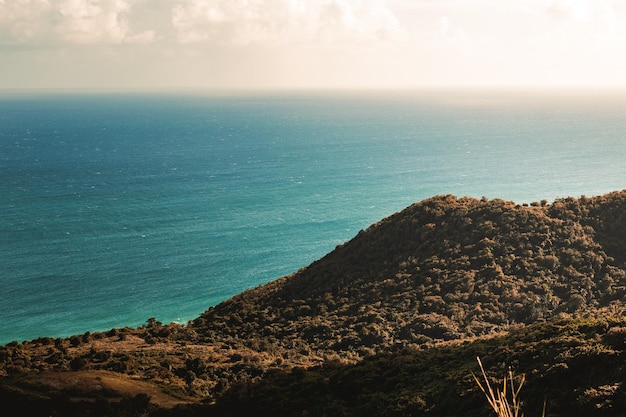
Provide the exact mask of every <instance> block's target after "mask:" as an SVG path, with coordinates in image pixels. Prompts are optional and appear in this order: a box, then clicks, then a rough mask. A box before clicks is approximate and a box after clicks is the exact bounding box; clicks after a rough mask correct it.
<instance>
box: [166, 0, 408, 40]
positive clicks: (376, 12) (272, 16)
mask: <svg viewBox="0 0 626 417" xmlns="http://www.w3.org/2000/svg"><path fill="white" fill-rule="evenodd" d="M172 23H173V26H174V29H175V31H176V33H177V35H178V39H179V40H181V41H182V42H186V43H192V42H218V43H222V44H239V45H241V44H290V43H307V42H337V41H351V42H371V41H384V40H389V39H397V38H398V37H400V36H401V35H402V32H403V31H402V28H401V27H400V25H399V22H398V20H397V19H396V17H395V16H394V14H393V13H392V12H391V11H390V10H389V8H388V7H387V6H386V4H385V2H384V1H382V0H185V1H183V2H180V3H179V4H178V5H177V6H176V7H174V9H173V12H172Z"/></svg>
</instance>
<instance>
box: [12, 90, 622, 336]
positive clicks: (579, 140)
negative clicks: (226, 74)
mask: <svg viewBox="0 0 626 417" xmlns="http://www.w3.org/2000/svg"><path fill="white" fill-rule="evenodd" d="M625 111H626V93H625V92H589V91H588V92H571V91H551V92H522V91H469V90H468V91H411V92H250V93H242V92H239V93H233V94H227V93H224V94H216V93H206V94H204V93H194V94H192V93H186V92H176V93H174V92H170V93H116V94H113V93H108V94H107V93H34V92H29V93H17V92H13V93H9V94H3V95H0V259H2V268H1V269H0V284H1V285H2V291H1V297H2V300H1V301H2V302H1V303H0V343H2V344H4V343H8V342H10V341H12V340H18V341H22V340H30V339H35V338H37V337H44V336H51V337H64V336H69V335H73V334H81V333H84V332H86V331H103V330H108V329H111V328H114V327H124V326H130V327H135V326H139V325H141V324H143V323H145V322H146V320H147V319H148V318H151V317H154V318H156V319H157V320H159V321H162V322H164V323H168V322H171V321H179V322H186V321H187V320H190V319H193V318H195V317H197V316H198V315H199V314H201V313H202V312H203V311H204V310H206V309H207V308H208V307H210V306H212V305H215V304H217V303H219V302H221V301H223V300H224V299H226V298H228V297H230V296H233V295H235V294H237V293H239V292H241V291H243V290H245V289H247V288H251V287H255V286H258V285H261V284H263V283H266V282H268V281H269V280H272V279H275V278H278V277H281V276H284V275H287V274H289V273H292V272H295V271H297V270H298V269H299V268H302V267H304V266H306V265H308V264H309V263H311V262H313V261H314V260H316V259H319V258H320V257H322V256H323V255H325V254H326V253H328V252H329V251H331V250H332V249H333V248H334V247H335V246H336V245H337V244H340V243H343V242H345V241H347V240H349V239H351V238H352V237H354V236H355V235H356V234H357V233H358V231H359V230H360V229H364V228H366V227H368V226H369V225H370V224H371V223H373V222H376V221H378V220H380V219H381V218H383V217H386V216H388V215H390V214H392V213H394V212H396V211H398V210H401V209H403V208H404V207H406V206H408V205H410V204H412V203H414V202H417V201H420V200H422V199H424V198H428V197H431V196H433V195H438V194H448V193H450V194H455V195H457V196H471V197H477V198H480V197H483V196H485V197H488V198H502V199H507V200H513V201H515V202H518V203H530V202H533V201H539V200H542V199H547V200H548V201H552V200H554V199H555V198H559V197H567V196H573V197H579V196H581V195H587V196H591V195H599V194H603V193H606V192H610V191H613V190H621V189H623V188H626V186H625V184H626V164H624V162H623V157H624V155H626V120H625V119H624V117H623V115H624V112H625Z"/></svg>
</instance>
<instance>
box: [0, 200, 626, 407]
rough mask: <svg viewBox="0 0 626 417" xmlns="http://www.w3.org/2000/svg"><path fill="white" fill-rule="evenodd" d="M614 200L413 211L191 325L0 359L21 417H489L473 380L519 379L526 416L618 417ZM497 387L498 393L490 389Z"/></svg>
mask: <svg viewBox="0 0 626 417" xmlns="http://www.w3.org/2000/svg"><path fill="white" fill-rule="evenodd" d="M625 296H626V191H620V192H613V193H609V194H606V195H602V196H595V197H584V196H583V197H580V198H573V197H567V198H559V199H556V200H555V201H553V202H548V201H545V200H544V201H541V202H536V203H532V204H529V205H520V204H516V203H514V202H511V201H505V200H500V199H493V200H489V199H486V198H482V199H476V198H470V197H462V198H459V197H455V196H452V195H444V196H435V197H432V198H429V199H427V200H424V201H421V202H418V203H416V204H413V205H411V206H409V207H407V208H406V209H404V210H402V211H400V212H398V213H395V214H393V215H391V216H389V217H387V218H385V219H383V220H381V221H379V222H378V223H375V224H373V225H371V226H370V227H369V228H367V229H366V230H363V231H361V232H359V233H358V234H357V236H355V237H354V238H353V239H351V240H350V241H348V242H346V243H345V244H343V245H339V246H338V247H337V248H335V250H333V251H332V252H330V253H329V254H327V255H326V256H325V257H323V258H321V259H319V260H317V261H316V262H313V263H312V264H311V265H309V266H307V267H305V268H303V269H301V270H300V271H297V272H295V273H293V274H291V275H289V276H286V277H282V278H280V279H277V280H275V281H272V282H270V283H268V284H266V285H262V286H259V287H257V288H254V289H250V290H247V291H244V292H242V293H241V294H238V295H237V296H235V297H232V298H231V299H229V300H226V301H224V302H223V303H221V304H219V305H217V306H215V307H212V308H209V309H208V310H207V311H206V312H205V313H203V314H202V315H201V316H200V317H198V318H197V319H195V320H193V321H191V322H189V323H187V324H184V325H181V324H174V323H172V324H166V325H164V324H162V323H159V322H158V321H157V320H155V319H148V320H147V322H146V324H145V325H144V326H142V327H140V328H137V329H131V328H123V329H111V330H110V331H108V332H103V333H86V334H83V335H76V336H72V337H69V338H65V339H52V338H40V339H37V340H33V341H29V342H24V343H21V344H20V343H17V342H14V343H10V344H8V345H6V346H4V347H1V348H0V375H1V376H2V377H1V379H0V400H2V401H3V403H4V404H8V405H12V406H15V407H18V408H21V409H23V410H25V411H28V412H29V414H28V415H42V416H43V415H59V416H60V415H120V416H121V415H124V416H145V415H150V416H168V415H177V416H195V415H211V416H238V415H246V414H251V413H253V412H254V413H259V412H265V413H273V414H275V415H286V416H287V415H288V416H292V415H293V416H300V415H309V416H324V415H326V416H331V415H337V416H370V415H371V416H414V415H415V416H417V415H419V416H422V415H423V416H455V415H458V416H487V415H489V413H490V410H489V409H488V407H487V404H486V400H485V398H484V397H483V394H482V393H481V392H480V390H479V389H478V387H477V386H476V384H475V382H474V380H473V377H472V375H471V374H472V372H477V369H478V368H477V363H476V357H481V358H482V359H483V362H484V364H485V365H486V367H487V369H488V372H489V374H490V375H491V376H492V377H494V378H501V377H502V376H503V375H505V372H507V369H508V367H511V369H512V370H513V371H515V373H516V374H519V375H521V374H526V378H527V380H526V381H527V382H526V386H525V387H524V391H522V395H527V397H525V406H526V407H527V408H528V411H526V412H525V414H526V415H533V414H536V415H540V414H541V405H542V404H543V402H544V400H545V401H546V406H547V407H546V415H547V416H560V415H563V416H565V415H567V416H593V415H597V416H619V415H624V414H626V391H625V390H626V386H624V381H625V377H626V361H624V348H625V347H626V319H625V318H624V315H623V312H624V310H625V309H624V301H625ZM496 382H497V381H496V380H495V379H494V383H496Z"/></svg>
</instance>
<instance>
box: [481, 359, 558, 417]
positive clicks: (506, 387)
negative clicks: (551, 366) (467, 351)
mask: <svg viewBox="0 0 626 417" xmlns="http://www.w3.org/2000/svg"><path fill="white" fill-rule="evenodd" d="M476 359H477V360H478V365H479V366H480V371H481V372H482V375H483V379H484V385H483V383H481V381H480V379H478V377H477V376H476V375H475V374H474V373H473V372H472V376H473V377H474V380H475V381H476V384H478V386H479V387H480V389H481V391H482V392H483V393H484V394H485V397H487V401H488V402H489V405H490V406H491V408H492V409H493V411H495V412H496V415H497V416H498V417H523V416H524V413H522V407H521V404H522V403H521V400H520V396H519V394H520V391H521V390H522V386H524V382H526V375H523V374H522V376H521V377H520V378H519V382H518V383H517V385H516V383H515V378H514V377H513V371H511V369H510V368H509V372H508V375H506V376H505V377H504V378H502V388H501V389H500V388H497V387H496V389H495V391H494V389H493V388H492V387H491V384H490V383H489V378H488V377H487V373H486V372H485V368H484V367H483V363H482V362H481V360H480V358H479V357H477V358H476ZM545 414H546V404H545V402H544V404H543V413H542V415H541V416H542V417H545Z"/></svg>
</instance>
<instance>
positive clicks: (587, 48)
mask: <svg viewBox="0 0 626 417" xmlns="http://www.w3.org/2000/svg"><path fill="white" fill-rule="evenodd" d="M625 22H626V2H622V1H611V0H388V1H384V0H0V62H1V65H0V88H2V89H10V88H104V89H107V88H121V89H124V88H190V87H192V88H196V87H197V88H226V89H232V88H370V87H371V88H403V87H424V86H516V85H517V86H623V85H625V84H626V54H625V53H624V51H626V33H625V30H624V23H625Z"/></svg>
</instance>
